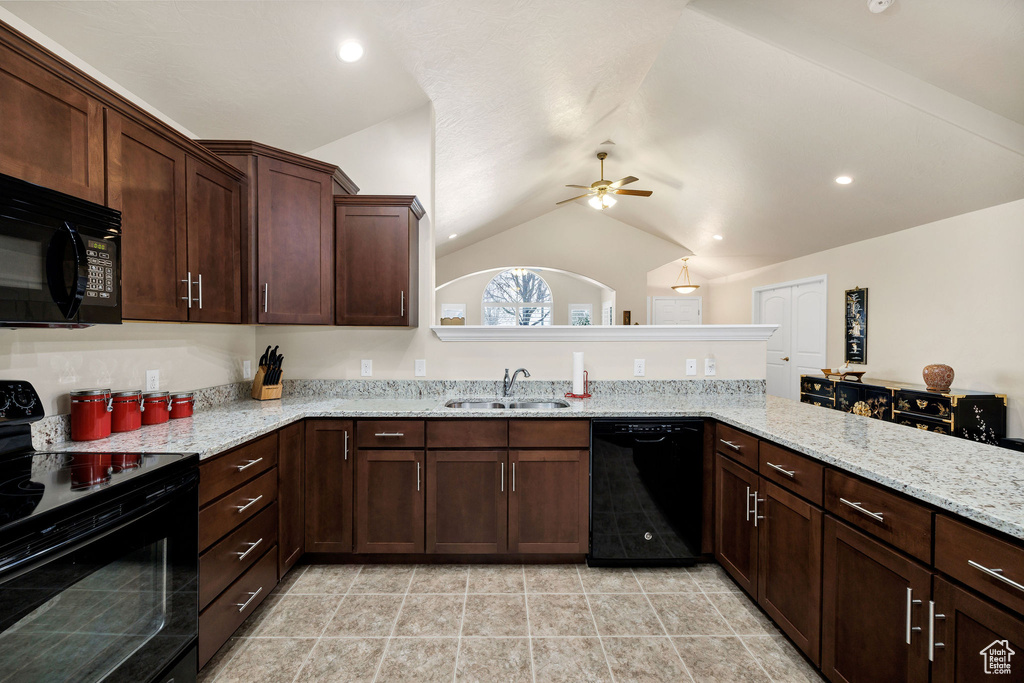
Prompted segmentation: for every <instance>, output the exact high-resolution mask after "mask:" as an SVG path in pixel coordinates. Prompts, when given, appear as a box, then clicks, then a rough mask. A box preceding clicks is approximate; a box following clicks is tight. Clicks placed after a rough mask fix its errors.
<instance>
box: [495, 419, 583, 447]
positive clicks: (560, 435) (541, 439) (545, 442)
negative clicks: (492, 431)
mask: <svg viewBox="0 0 1024 683" xmlns="http://www.w3.org/2000/svg"><path fill="white" fill-rule="evenodd" d="M508 445H509V448H590V420H544V419H541V420H509V421H508Z"/></svg>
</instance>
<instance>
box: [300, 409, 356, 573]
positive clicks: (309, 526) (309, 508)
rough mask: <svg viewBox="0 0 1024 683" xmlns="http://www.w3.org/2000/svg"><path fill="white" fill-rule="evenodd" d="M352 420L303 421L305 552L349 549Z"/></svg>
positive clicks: (350, 550) (345, 551) (347, 551)
mask: <svg viewBox="0 0 1024 683" xmlns="http://www.w3.org/2000/svg"><path fill="white" fill-rule="evenodd" d="M352 443H353V439H352V422H351V421H350V420H307V421H306V444H305V446H306V468H305V469H306V520H305V525H306V552H310V553H350V552H352V475H353V468H352V463H353V456H352Z"/></svg>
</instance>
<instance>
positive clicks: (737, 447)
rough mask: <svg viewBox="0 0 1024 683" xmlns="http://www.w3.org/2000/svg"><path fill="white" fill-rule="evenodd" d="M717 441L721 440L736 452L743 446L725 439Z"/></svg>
mask: <svg viewBox="0 0 1024 683" xmlns="http://www.w3.org/2000/svg"><path fill="white" fill-rule="evenodd" d="M719 441H721V442H722V443H724V444H725V445H726V446H728V447H729V448H731V449H733V450H734V451H736V452H737V453H739V452H740V451H742V450H743V446H738V445H736V444H734V443H733V442H732V441H726V440H725V439H719Z"/></svg>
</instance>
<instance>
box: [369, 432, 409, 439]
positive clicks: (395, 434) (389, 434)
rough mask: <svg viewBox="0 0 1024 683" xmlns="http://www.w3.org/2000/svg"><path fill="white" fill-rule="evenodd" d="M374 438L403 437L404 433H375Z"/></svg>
mask: <svg viewBox="0 0 1024 683" xmlns="http://www.w3.org/2000/svg"><path fill="white" fill-rule="evenodd" d="M374 436H385V437H388V436H392V437H396V438H397V437H400V436H405V433H404V432H377V433H376V434H374Z"/></svg>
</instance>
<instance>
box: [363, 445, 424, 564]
mask: <svg viewBox="0 0 1024 683" xmlns="http://www.w3.org/2000/svg"><path fill="white" fill-rule="evenodd" d="M423 464H424V454H423V451H390V450H379V451H372V450H367V451H357V452H356V488H355V500H356V514H355V517H356V534H355V551H356V552H357V553H422V552H423V548H424V520H423V513H424V492H425V491H424V489H425V487H424V481H423V478H424V473H423Z"/></svg>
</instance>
